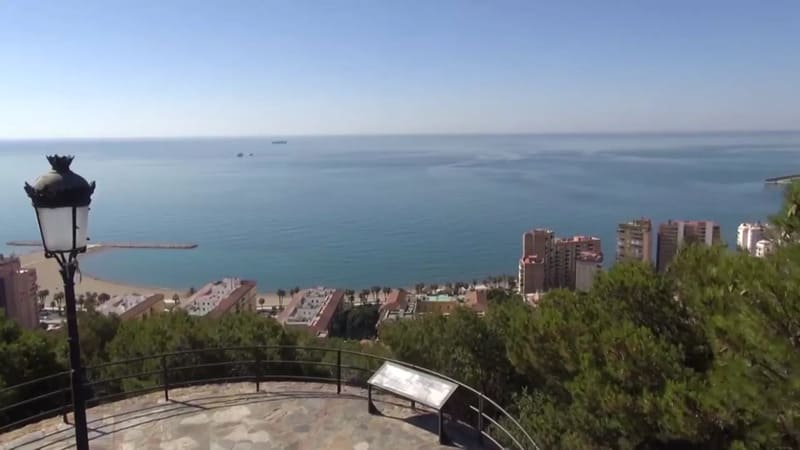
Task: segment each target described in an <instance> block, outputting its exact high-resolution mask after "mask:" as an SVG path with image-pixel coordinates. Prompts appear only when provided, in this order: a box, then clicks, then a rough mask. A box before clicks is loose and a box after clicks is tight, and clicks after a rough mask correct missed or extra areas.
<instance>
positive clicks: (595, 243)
mask: <svg viewBox="0 0 800 450" xmlns="http://www.w3.org/2000/svg"><path fill="white" fill-rule="evenodd" d="M583 252H591V253H597V254H602V253H603V250H602V248H601V246H600V238H596V237H594V236H572V237H569V238H556V240H555V261H554V264H553V265H551V266H550V267H548V269H549V270H547V271H546V272H547V275H549V277H550V280H551V281H550V285H549V286H550V288H551V289H553V288H567V289H575V267H576V261H577V260H578V255H580V254H581V253H583Z"/></svg>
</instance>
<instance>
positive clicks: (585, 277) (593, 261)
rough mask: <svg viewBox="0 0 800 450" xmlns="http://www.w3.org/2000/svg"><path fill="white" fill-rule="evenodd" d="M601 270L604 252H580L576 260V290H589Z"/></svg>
mask: <svg viewBox="0 0 800 450" xmlns="http://www.w3.org/2000/svg"><path fill="white" fill-rule="evenodd" d="M601 270H603V254H602V253H595V252H580V253H579V254H578V257H577V258H576V260H575V290H576V291H582V292H587V291H589V290H590V289H591V288H592V284H593V283H594V278H595V277H596V276H597V274H598V273H600V271H601Z"/></svg>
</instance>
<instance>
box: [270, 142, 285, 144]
mask: <svg viewBox="0 0 800 450" xmlns="http://www.w3.org/2000/svg"><path fill="white" fill-rule="evenodd" d="M287 142H288V141H272V143H273V144H286V143H287Z"/></svg>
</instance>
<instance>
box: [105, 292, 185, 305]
mask: <svg viewBox="0 0 800 450" xmlns="http://www.w3.org/2000/svg"><path fill="white" fill-rule="evenodd" d="M175 295H177V294H175ZM173 298H174V297H173ZM97 300H98V301H99V302H100V304H101V305H102V304H103V303H105V302H107V301H109V300H111V296H110V295H108V294H106V293H105V292H103V293H101V294H100V295H98V296H97Z"/></svg>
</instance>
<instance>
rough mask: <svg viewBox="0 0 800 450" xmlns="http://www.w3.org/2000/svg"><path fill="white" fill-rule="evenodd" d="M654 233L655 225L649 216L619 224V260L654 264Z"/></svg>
mask: <svg viewBox="0 0 800 450" xmlns="http://www.w3.org/2000/svg"><path fill="white" fill-rule="evenodd" d="M652 235H653V225H652V223H651V222H650V219H648V218H644V217H643V218H641V219H635V220H631V221H630V222H625V223H621V224H619V225H617V262H626V261H642V262H646V263H648V264H652V263H653V258H652V255H651V254H652V250H651V249H652V243H651V241H652Z"/></svg>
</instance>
